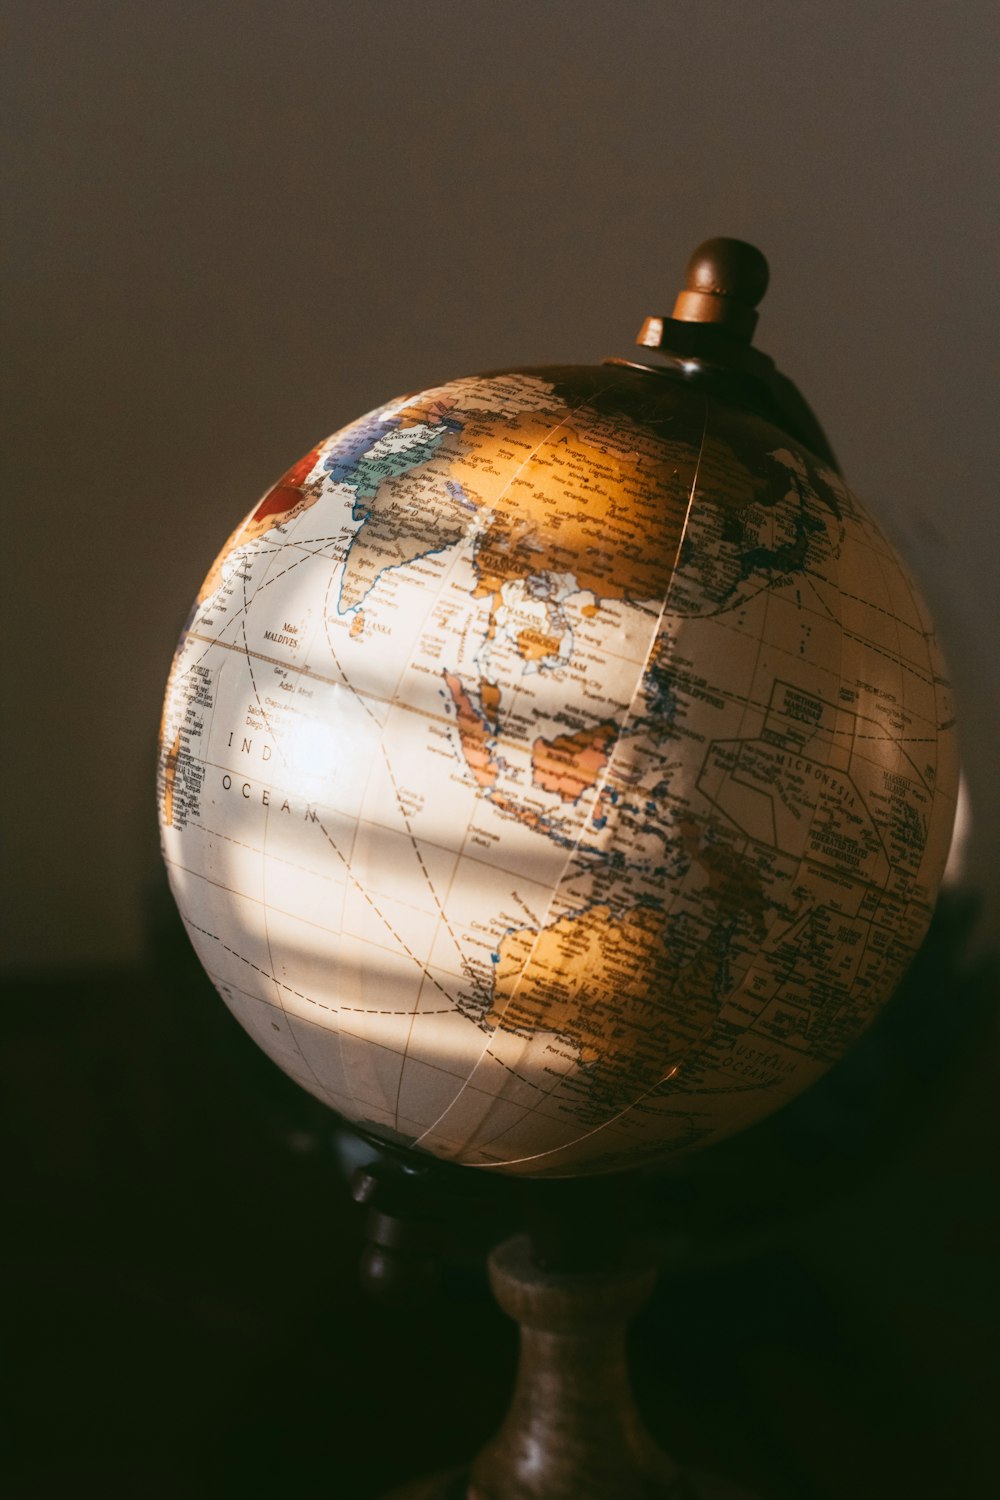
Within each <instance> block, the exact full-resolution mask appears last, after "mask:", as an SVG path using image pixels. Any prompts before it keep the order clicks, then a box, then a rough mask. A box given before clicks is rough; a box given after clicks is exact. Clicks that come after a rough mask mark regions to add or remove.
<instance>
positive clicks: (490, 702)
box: [479, 677, 500, 728]
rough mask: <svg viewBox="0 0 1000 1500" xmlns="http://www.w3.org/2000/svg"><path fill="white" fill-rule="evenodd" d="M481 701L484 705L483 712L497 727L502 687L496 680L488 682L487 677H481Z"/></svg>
mask: <svg viewBox="0 0 1000 1500" xmlns="http://www.w3.org/2000/svg"><path fill="white" fill-rule="evenodd" d="M479 701H480V703H481V704H482V705H483V713H484V714H485V715H486V717H487V718H488V719H489V721H490V723H491V724H492V725H493V726H494V728H495V727H496V723H497V718H498V716H499V713H500V689H499V688H498V687H497V685H496V683H495V682H487V681H486V678H485V677H480V679H479Z"/></svg>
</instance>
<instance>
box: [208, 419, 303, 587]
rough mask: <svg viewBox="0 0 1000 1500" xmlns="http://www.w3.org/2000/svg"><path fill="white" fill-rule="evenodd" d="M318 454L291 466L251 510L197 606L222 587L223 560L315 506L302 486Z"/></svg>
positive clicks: (213, 568) (213, 569)
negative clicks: (283, 522)
mask: <svg viewBox="0 0 1000 1500" xmlns="http://www.w3.org/2000/svg"><path fill="white" fill-rule="evenodd" d="M319 454H320V448H319V447H318V446H317V447H315V448H312V449H311V450H310V451H309V452H308V453H307V454H306V455H305V457H304V458H300V459H299V461H298V463H296V464H293V465H292V467H291V468H290V469H289V471H288V473H287V474H284V475H282V477H281V478H280V479H279V480H278V483H277V484H276V485H274V487H273V488H272V489H270V490H268V492H267V494H266V495H265V496H264V498H263V500H261V501H260V502H259V504H258V505H257V507H256V509H254V510H252V511H251V512H250V514H249V516H247V518H246V520H245V521H241V522H240V524H239V526H237V528H236V530H235V531H234V532H233V533H232V534H231V535H230V536H229V537H228V538H227V540H226V543H225V546H224V547H223V548H222V551H221V552H220V553H219V555H218V557H217V558H216V559H215V562H214V563H213V564H212V566H211V568H210V569H209V572H208V576H207V578H206V579H205V582H204V583H203V584H202V586H201V591H200V592H199V594H198V603H199V604H201V603H202V601H203V600H205V599H207V598H208V596H209V595H210V594H214V593H215V591H216V589H217V588H218V587H219V585H220V584H221V583H222V566H223V563H224V562H225V561H226V558H227V557H229V555H230V554H231V553H232V552H234V551H235V550H236V548H237V547H244V546H246V544H247V542H252V541H255V540H256V539H257V537H259V536H263V535H264V534H265V532H268V531H270V530H271V529H272V528H273V527H275V526H277V525H278V524H279V523H280V522H282V521H287V520H290V519H291V517H292V515H293V514H295V515H301V513H302V512H303V511H304V510H308V509H309V507H310V506H311V505H313V504H314V503H315V499H316V497H315V495H310V493H309V492H308V490H306V488H305V482H306V480H307V479H308V477H309V474H310V472H311V471H312V469H313V468H314V467H315V464H316V460H317V459H318V457H319Z"/></svg>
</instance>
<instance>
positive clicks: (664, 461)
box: [442, 410, 697, 608]
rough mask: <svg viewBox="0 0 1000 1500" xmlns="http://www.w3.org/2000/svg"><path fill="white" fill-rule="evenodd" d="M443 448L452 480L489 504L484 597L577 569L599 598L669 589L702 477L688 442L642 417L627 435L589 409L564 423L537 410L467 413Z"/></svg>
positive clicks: (481, 553)
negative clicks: (647, 425) (665, 434)
mask: <svg viewBox="0 0 1000 1500" xmlns="http://www.w3.org/2000/svg"><path fill="white" fill-rule="evenodd" d="M444 447H448V449H449V454H450V458H451V473H452V477H453V478H454V479H455V480H457V481H458V482H459V483H460V484H461V485H462V487H463V490H464V492H465V493H466V494H467V495H469V496H470V498H472V499H473V500H474V501H476V502H477V503H479V504H480V505H482V506H483V507H484V508H488V510H489V512H490V520H489V524H488V526H487V527H486V529H485V530H484V531H483V533H482V534H481V536H480V538H479V541H478V545H477V551H476V568H477V572H478V583H477V589H476V593H477V595H478V596H480V597H482V596H484V595H488V594H492V595H495V596H498V595H499V593H500V589H501V587H502V585H503V584H504V583H505V582H507V581H509V580H513V579H519V578H526V577H530V576H531V575H532V574H537V573H540V572H543V571H550V572H554V573H572V574H574V575H575V578H576V581H577V584H578V586H579V587H580V589H589V590H590V591H591V592H592V593H593V594H594V596H595V599H601V598H615V599H631V600H638V599H659V598H662V597H663V595H664V593H665V591H666V587H667V584H668V583H669V580H670V577H671V574H672V573H673V570H674V566H675V563H676V559H677V551H678V548H679V546H680V540H681V533H682V531H683V526H684V518H685V514H686V511H687V503H688V498H689V495H690V491H691V486H692V484H693V482H694V476H695V468H696V458H697V453H696V450H695V449H694V448H693V447H692V446H691V445H690V444H688V443H682V442H667V441H664V440H663V439H662V438H658V437H652V436H650V435H649V434H647V433H645V432H643V430H642V429H641V428H640V427H638V426H636V427H635V430H634V436H633V438H632V440H631V441H630V442H628V443H623V442H622V440H621V435H620V430H619V432H618V434H617V435H616V432H615V425H614V424H612V423H610V422H609V421H607V420H606V419H605V418H603V417H601V416H600V415H599V414H598V413H595V412H594V411H590V410H587V411H582V412H580V413H579V414H575V413H574V414H568V415H567V417H566V418H565V419H564V420H563V421H562V422H560V423H555V424H553V422H552V420H551V418H550V417H547V416H543V415H541V414H539V413H535V412H522V413H520V414H519V415H518V416H517V417H514V418H510V419H507V420H505V421H503V422H498V421H497V419H496V418H495V417H493V418H483V419H478V418H477V417H476V415H475V414H473V415H471V416H469V415H466V418H465V425H464V430H463V432H462V434H461V438H460V439H456V440H455V441H454V443H452V442H451V440H450V439H445V442H444V443H443V444H442V448H444ZM497 603H499V599H498V600H497ZM494 608H496V604H495V605H494Z"/></svg>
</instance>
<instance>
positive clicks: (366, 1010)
mask: <svg viewBox="0 0 1000 1500" xmlns="http://www.w3.org/2000/svg"><path fill="white" fill-rule="evenodd" d="M320 826H322V825H320ZM334 848H335V849H336V846H334ZM336 852H337V854H338V855H339V857H340V858H341V859H343V855H342V854H340V851H339V850H336ZM165 862H166V863H167V864H169V865H172V866H173V867H174V869H177V870H183V872H184V873H185V875H191V876H193V877H194V878H195V879H196V880H203V881H204V882H205V884H206V885H214V886H215V887H216V889H217V890H220V891H226V892H227V894H229V895H238V896H240V897H241V898H242V899H243V900H244V901H253V902H254V904H255V905H258V906H261V907H262V908H263V907H264V905H265V903H264V902H263V901H261V900H260V898H259V897H256V896H248V895H247V894H246V893H245V892H243V891H234V890H233V889H232V887H231V886H228V885H224V884H223V883H222V881H220V880H212V878H211V877H210V876H208V875H205V874H203V873H202V871H200V870H192V869H191V868H190V867H189V866H188V865H182V864H181V863H180V861H179V860H176V859H169V858H166V856H165ZM354 884H355V885H357V881H354ZM358 888H359V889H360V887H358ZM364 894H365V893H364V891H362V895H364ZM369 904H370V905H372V906H374V903H373V902H371V901H370V898H369ZM375 910H376V914H377V915H378V916H379V917H380V919H381V920H382V921H383V922H384V923H385V926H386V927H387V929H388V930H389V932H391V933H392V935H393V937H395V938H396V941H397V942H398V943H399V945H400V947H401V948H402V949H403V951H404V953H405V954H406V956H407V957H408V958H409V959H411V960H412V962H413V963H414V964H416V965H417V967H418V968H419V969H420V970H421V972H422V973H423V975H424V977H425V978H426V979H429V980H430V982H431V984H433V985H434V987H435V988H436V989H438V990H440V991H441V993H442V995H444V996H445V997H446V998H448V999H449V1000H450V997H449V996H448V991H447V990H446V989H445V988H444V986H443V985H442V984H440V983H439V981H438V980H437V979H435V978H434V975H433V974H431V973H430V971H429V969H428V968H427V966H426V965H425V964H423V963H422V962H421V960H420V959H419V958H417V956H416V954H415V953H413V952H412V950H411V949H410V948H408V947H407V945H406V943H405V942H404V941H403V939H402V938H401V937H400V936H399V934H398V933H397V932H396V931H395V929H394V928H393V926H392V924H391V923H390V922H389V921H388V919H387V918H386V917H385V915H384V913H382V912H379V911H378V909H377V908H375ZM275 911H276V912H277V914H278V915H279V916H283V917H288V918H289V919H290V920H293V921H298V922H302V923H304V924H305V925H306V926H308V927H315V928H316V929H317V931H319V932H325V933H327V935H328V936H329V935H334V936H335V934H331V932H330V929H329V928H327V927H323V926H322V924H321V923H319V922H310V921H309V920H308V919H307V918H306V917H299V916H296V914H295V913H294V912H286V911H282V910H281V909H280V908H275ZM184 920H185V922H187V923H188V924H189V925H190V926H191V927H193V928H195V929H196V930H197V931H198V932H204V934H205V936H206V937H210V938H213V939H214V940H215V941H216V942H217V943H220V944H221V946H222V947H223V948H225V949H226V951H227V952H228V953H231V954H232V955H233V956H234V958H238V959H239V960H240V961H241V963H245V964H247V965H249V967H250V968H251V969H254V970H256V972H257V973H258V974H262V975H263V976H264V977H265V978H266V979H270V980H271V981H272V982H273V983H274V984H277V985H280V986H281V988H282V989H285V990H288V991H289V993H290V994H293V995H298V997H299V999H300V1000H307V1001H308V1002H309V1003H310V1004H311V1005H317V1006H319V1007H320V1009H321V1010H329V1011H333V1012H335V1013H336V1012H338V1011H340V1010H353V1011H358V1012H361V1013H363V1014H366V1015H393V1016H395V1015H403V1016H408V1015H409V1014H410V1011H409V1010H408V1009H407V1010H402V1011H397V1010H391V1009H386V1010H384V1011H383V1010H377V1009H375V1008H374V1007H371V1006H367V1005H345V1006H339V1005H327V1004H326V1003H325V1002H324V1001H322V1000H317V999H315V998H314V997H313V996H312V995H306V994H304V993H303V992H302V991H301V990H297V989H295V987H294V986H293V985H290V984H286V983H285V982H284V981H283V980H281V979H279V978H278V977H277V975H276V974H273V973H268V971H267V970H266V969H263V968H261V966H260V964H255V963H254V961H253V959H251V958H247V956H246V955H245V954H243V953H240V952H238V950H237V949H235V948H231V947H229V945H228V943H224V942H223V941H222V939H221V938H220V937H219V936H218V935H217V934H216V933H214V932H208V931H207V930H206V929H205V928H203V927H198V924H197V923H196V922H193V921H191V920H190V918H188V917H187V916H185V917H184ZM352 935H353V936H354V937H356V938H357V940H358V941H360V942H364V941H365V939H364V938H361V937H360V936H359V935H358V934H352ZM454 1012H455V1006H454V1005H453V1004H451V1003H449V1004H448V1005H447V1006H442V1007H441V1009H440V1010H433V1011H431V1010H427V1011H421V1012H420V1014H421V1015H427V1016H431V1015H435V1016H443V1015H452V1014H454Z"/></svg>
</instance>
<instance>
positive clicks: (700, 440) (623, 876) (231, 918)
mask: <svg viewBox="0 0 1000 1500" xmlns="http://www.w3.org/2000/svg"><path fill="white" fill-rule="evenodd" d="M951 720H952V709H951V701H950V694H949V690H948V687H947V684H946V682H945V681H944V678H943V675H942V667H941V663H940V659H939V656H938V654H937V650H936V647H935V645H934V641H933V635H932V631H931V626H930V622H929V619H928V615H927V612H926V609H925V607H924V605H923V604H922V602H921V600H920V598H919V595H918V593H917V591H916V589H915V587H914V585H913V583H912V581H911V580H910V578H909V577H908V575H907V573H906V571H905V569H904V567H903V566H902V564H901V563H900V561H899V560H898V558H897V557H896V555H895V554H894V552H893V551H892V549H891V547H890V546H889V544H888V543H887V542H886V540H885V538H884V537H883V536H882V535H881V533H880V532H879V530H878V528H877V527H876V525H875V524H874V522H873V521H872V519H871V518H870V517H869V516H868V515H867V513H866V512H865V511H864V510H863V508H862V507H861V506H860V505H859V503H858V502H857V501H856V500H855V499H854V498H853V497H852V496H851V495H850V494H849V493H848V491H847V490H846V489H845V487H844V485H843V483H842V481H841V480H840V479H839V477H838V476H837V475H836V474H834V473H833V472H832V471H830V470H829V469H827V468H824V467H823V466H822V464H821V463H820V462H819V461H818V460H817V459H815V458H814V457H813V456H812V455H810V454H809V453H808V452H807V451H805V450H804V449H802V448H801V447H800V446H798V445H796V444H795V443H793V442H792V441H791V440H790V439H789V438H788V436H787V435H786V434H784V433H782V432H780V431H779V430H778V429H776V428H774V427H771V426H769V425H768V424H767V423H766V422H764V421H762V420H761V419H760V418H758V417H756V416H753V415H751V414H749V413H747V412H745V411H741V410H736V409H734V408H732V407H730V406H728V405H726V404H724V403H723V402H721V401H719V400H718V399H717V398H715V397H712V396H709V395H706V394H703V393H700V392H698V391H697V390H693V389H690V388H688V387H686V386H685V385H684V384H683V383H681V382H678V381H675V380H670V379H666V378H663V377H657V376H655V375H650V374H649V373H644V372H641V371H637V370H631V369H628V368H625V367H612V366H607V367H594V368H590V367H584V368H575V367H574V368H552V369H541V370H528V371H514V372H510V373H504V374H499V375H492V376H486V377H477V378H472V379H467V380H458V381H454V382H452V383H450V384H448V385H445V386H442V387H440V388H438V389H435V390H431V391H426V392H422V393H420V394H418V395H415V396H410V397H406V398H403V399H400V400H398V401H395V402H392V403H390V404H389V405H387V406H384V407H381V408H380V409H379V410H377V411H375V412H373V413H371V414H370V415H368V416H366V417H363V418H362V419H361V420H360V421H358V422H356V423H354V424H353V425H351V426H349V427H347V428H345V429H343V431H341V432H339V433H337V434H335V435H334V436H333V437H332V438H330V439H328V440H327V441H326V442H324V443H321V444H320V445H319V446H318V447H317V448H315V449H314V450H313V451H312V452H311V453H309V454H308V455H307V456H306V457H305V458H304V459H303V460H302V461H301V462H300V463H299V464H297V465H295V467H294V468H293V469H292V470H290V471H289V473H288V474H287V475H286V476H285V478H284V479H283V480H282V481H281V482H280V483H279V484H278V485H277V486H276V487H275V488H274V489H273V490H272V491H271V492H270V493H269V494H268V495H267V496H266V497H265V498H264V500H263V501H261V503H260V504H259V505H258V506H257V507H256V508H255V509H254V510H253V511H252V512H251V514H250V515H249V516H248V517H247V519H246V520H245V521H244V522H243V524H242V525H241V526H240V527H239V528H238V529H237V530H236V531H235V532H234V533H233V535H232V537H231V538H230V540H229V542H228V543H227V544H226V546H225V548H224V549H223V551H222V553H221V555H220V557H219V558H218V559H217V561H216V563H215V564H214V566H213V567H212V569H211V571H210V573H209V575H208V577H207V579H206V581H205V584H204V587H203V589H202V591H201V593H200V595H199V598H198V600H197V602H196V604H195V606H194V609H193V611H192V613H191V616H190V618H189V621H188V624H187V627H186V629H185V631H184V634H183V637H182V640H181V643H180V645H179V647H178V650H177V654H176V658H175V661H174V666H173V670H172V673H171V677H170V682H169V685H168V689H167V696H166V703H165V706H164V715H163V725H162V734H161V754H160V765H159V787H158V793H159V809H160V823H161V832H162V841H163V850H164V855H165V858H166V861H167V865H168V869H169V874H170V880H171V884H172V887H173V891H174V894H175V897H176V899H177V903H178V906H179V908H180V911H181V914H182V916H183V919H184V922H185V924H186V926H187V929H188V932H189V933H190V936H191V939H192V942H193V943H194V946H195V948H196V950H197V952H198V954H199V957H200V959H201V961H202V963H203V965H204V967H205V968H206V970H207V971H208V973H209V974H210V976H211V977H212V979H213V981H214V983H215V985H216V987H217V989H218V990H219V992H220V994H221V995H222V997H223V998H224V1000H225V1001H226V1003H227V1004H228V1005H229V1007H230V1008H231V1010H232V1011H233V1013H234V1014H235V1015H236V1017H237V1018H238V1020H239V1021H240V1022H241V1023H242V1025H243V1026H244V1027H245V1028H246V1030H247V1031H248V1032H249V1033H250V1034H251V1035H252V1036H253V1037H254V1038H255V1039H256V1040H257V1041H258V1042H259V1043H260V1045H261V1046H262V1047H263V1048H264V1050H265V1051H266V1052H267V1053H269V1054H270V1056H271V1057H272V1058H273V1059H274V1060H275V1061H276V1062H277V1063H278V1064H279V1065H280V1066H281V1067H282V1068H283V1069H284V1070H285V1071H286V1072H287V1073H289V1074H290V1075H291V1076H292V1077H293V1078H295V1079H296V1080H297V1081H298V1082H299V1083H301V1084H302V1086H303V1087H304V1088H306V1089H308V1090H309V1091H310V1092H311V1093H313V1094H315V1095H316V1096H317V1097H319V1098H320V1099H323V1100H324V1101H325V1102H327V1103H328V1104H330V1105H331V1106H332V1107H333V1108H334V1109H336V1110H337V1111H339V1112H340V1113H341V1114H342V1115H344V1116H345V1117H346V1118H347V1119H348V1120H350V1121H352V1122H355V1123H358V1124H360V1125H362V1126H364V1127H365V1128H366V1129H368V1130H369V1131H371V1132H373V1133H374V1134H375V1135H377V1136H380V1137H382V1138H383V1139H386V1140H390V1141H395V1142H405V1143H406V1144H408V1145H411V1146H415V1147H417V1148H419V1149H421V1150H425V1151H428V1152H431V1153H433V1154H435V1155H437V1156H440V1157H444V1158H448V1159H450V1160H453V1161H458V1162H463V1163H467V1164H470V1165H473V1166H478V1167H481V1168H487V1169H494V1170H502V1171H508V1172H513V1173H524V1174H528V1175H546V1174H548V1175H574V1174H577V1173H583V1172H593V1171H607V1170H616V1169H619V1168H623V1167H626V1166H635V1165H641V1164H648V1163H650V1162H654V1161H657V1160H660V1159H664V1158H667V1157H669V1156H670V1155H671V1153H675V1152H678V1151H683V1150H686V1149H689V1148H691V1147H692V1146H695V1145H700V1144H702V1143H705V1142H708V1141H711V1140H714V1139H717V1138H720V1137H722V1136H723V1135H726V1134H729V1133H731V1132H732V1131H734V1130H736V1129H739V1128H740V1127H742V1126H744V1125H746V1124H749V1123H751V1122H752V1121H753V1120H755V1119H757V1118H760V1117H761V1116H763V1115H765V1114H767V1113H768V1112H770V1111H771V1110H773V1109H775V1108H776V1107H778V1106H779V1105H780V1104H782V1103H783V1102H785V1101H786V1100H787V1099H789V1098H791V1097H792V1096H793V1095H794V1094H796V1093H797V1092H799V1091H800V1090H801V1089H802V1088H803V1087H805V1086H806V1085H808V1084H809V1083H810V1082H812V1081H813V1080H814V1079H815V1078H817V1077H818V1076H819V1075H820V1074H821V1073H822V1072H823V1071H824V1070H825V1069H826V1068H827V1067H828V1066H829V1065H830V1064H831V1063H832V1062H834V1061H835V1060H836V1059H837V1058H838V1057H839V1056H840V1055H841V1053H842V1052H843V1051H844V1050H845V1049H846V1048H847V1047H848V1046H849V1045H850V1043H851V1042H852V1041H853V1040H854V1039H855V1037H857V1036H858V1035H859V1033H860V1032H861V1031H862V1030H863V1029H864V1027H865V1026H866V1025H867V1024H868V1022H869V1021H870V1019H871V1018H872V1017H873V1015H874V1014H875V1012H876V1010H877V1009H878V1007H879V1006H880V1005H881V1004H882V1003H883V1002H884V1001H885V1000H886V999H887V998H888V996H889V995H890V994H891V992H892V990H893V988H894V987H895V985H896V983H897V982H898V980H899V978H900V976H901V974H902V972H903V970H904V969H905V967H906V965H907V963H908V962H909V960H910V959H911V957H912V956H913V954H914V952H915V951H916V949H917V947H918V945H919V943H920V941H921V938H922V936H923V934H924V932H925V930H926V927H927V924H928V922H929V919H930V914H931V910H932V907H933V902H934V899H935V894H936V890H937V886H938V883H939V881H940V877H941V872H942V870H943V867H944V863H945V858H946V855H947V852H948V841H949V834H950V829H951V822H952V816H953V811H954V802H955V795H956V786H957V765H956V761H957V757H956V748H955V742H954V736H953V731H952V728H951Z"/></svg>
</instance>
